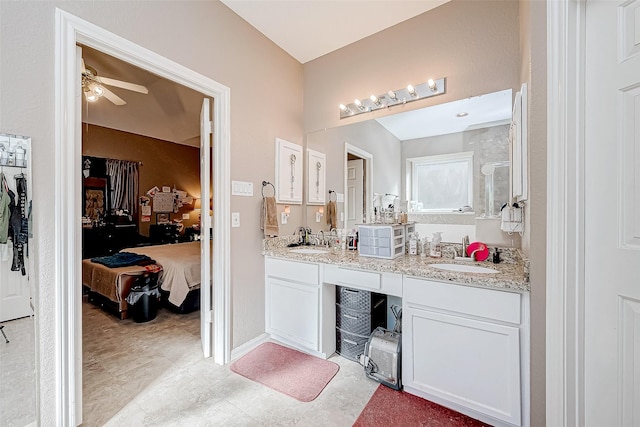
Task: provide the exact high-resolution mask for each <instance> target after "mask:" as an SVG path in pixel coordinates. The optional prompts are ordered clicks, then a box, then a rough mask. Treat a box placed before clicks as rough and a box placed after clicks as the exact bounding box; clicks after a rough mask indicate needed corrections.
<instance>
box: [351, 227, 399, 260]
mask: <svg viewBox="0 0 640 427" xmlns="http://www.w3.org/2000/svg"><path fill="white" fill-rule="evenodd" d="M405 239H406V226H405V225H404V224H396V225H384V224H379V225H378V224H376V225H360V226H359V227H358V247H359V250H360V256H368V257H374V258H388V259H393V258H396V257H399V256H400V255H404V252H405Z"/></svg>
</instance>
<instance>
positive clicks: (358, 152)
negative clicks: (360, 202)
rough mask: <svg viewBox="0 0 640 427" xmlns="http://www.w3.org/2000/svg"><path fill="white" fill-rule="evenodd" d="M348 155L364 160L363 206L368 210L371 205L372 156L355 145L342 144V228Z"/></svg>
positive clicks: (346, 204)
mask: <svg viewBox="0 0 640 427" xmlns="http://www.w3.org/2000/svg"><path fill="white" fill-rule="evenodd" d="M349 154H353V155H354V156H358V157H360V158H362V159H364V160H365V162H364V174H365V177H364V181H365V183H366V186H367V188H365V189H364V198H365V206H366V207H367V208H369V207H370V206H371V205H372V203H373V193H372V188H373V154H371V153H369V152H368V151H365V150H363V149H362V148H360V147H356V146H355V145H351V144H349V143H348V142H345V143H344V168H343V174H344V187H343V193H344V209H343V211H344V221H342V228H347V206H349V205H348V203H349V198H348V191H347V185H348V184H347V175H348V171H347V168H348V162H349Z"/></svg>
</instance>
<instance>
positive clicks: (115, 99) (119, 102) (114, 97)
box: [102, 87, 126, 105]
mask: <svg viewBox="0 0 640 427" xmlns="http://www.w3.org/2000/svg"><path fill="white" fill-rule="evenodd" d="M102 89H103V90H104V93H103V94H102V96H104V97H105V98H107V99H108V100H109V101H111V102H113V103H114V104H116V105H124V104H126V101H125V100H124V99H122V98H120V97H119V96H118V95H116V94H115V93H113V92H111V91H110V90H109V89H107V88H106V87H103V88H102Z"/></svg>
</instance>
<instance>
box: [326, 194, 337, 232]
mask: <svg viewBox="0 0 640 427" xmlns="http://www.w3.org/2000/svg"><path fill="white" fill-rule="evenodd" d="M327 224H329V226H330V228H337V224H338V213H337V208H336V202H334V201H333V200H330V201H329V203H327Z"/></svg>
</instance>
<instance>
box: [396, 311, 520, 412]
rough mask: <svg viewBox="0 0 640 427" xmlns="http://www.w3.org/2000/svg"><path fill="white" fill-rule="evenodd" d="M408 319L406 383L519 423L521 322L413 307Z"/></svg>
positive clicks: (442, 398)
mask: <svg viewBox="0 0 640 427" xmlns="http://www.w3.org/2000/svg"><path fill="white" fill-rule="evenodd" d="M404 319H405V322H404V324H403V329H404V330H403V332H404V339H403V359H404V360H403V368H404V374H403V376H402V380H403V382H404V384H405V386H407V387H413V388H415V389H418V390H420V391H422V392H424V393H426V394H427V395H431V396H434V397H436V398H439V399H440V400H444V401H448V402H452V403H454V404H455V405H461V406H464V407H466V408H469V409H472V410H474V411H477V412H481V413H484V414H486V415H489V416H491V417H494V418H496V419H499V420H502V421H506V422H508V423H511V424H514V425H521V415H520V412H521V409H520V405H521V398H520V342H519V329H518V328H517V327H512V326H504V325H501V324H495V323H490V322H484V321H479V320H473V319H468V318H463V317H458V316H451V315H446V314H442V313H436V312H431V311H427V310H416V309H411V308H405V310H404Z"/></svg>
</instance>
